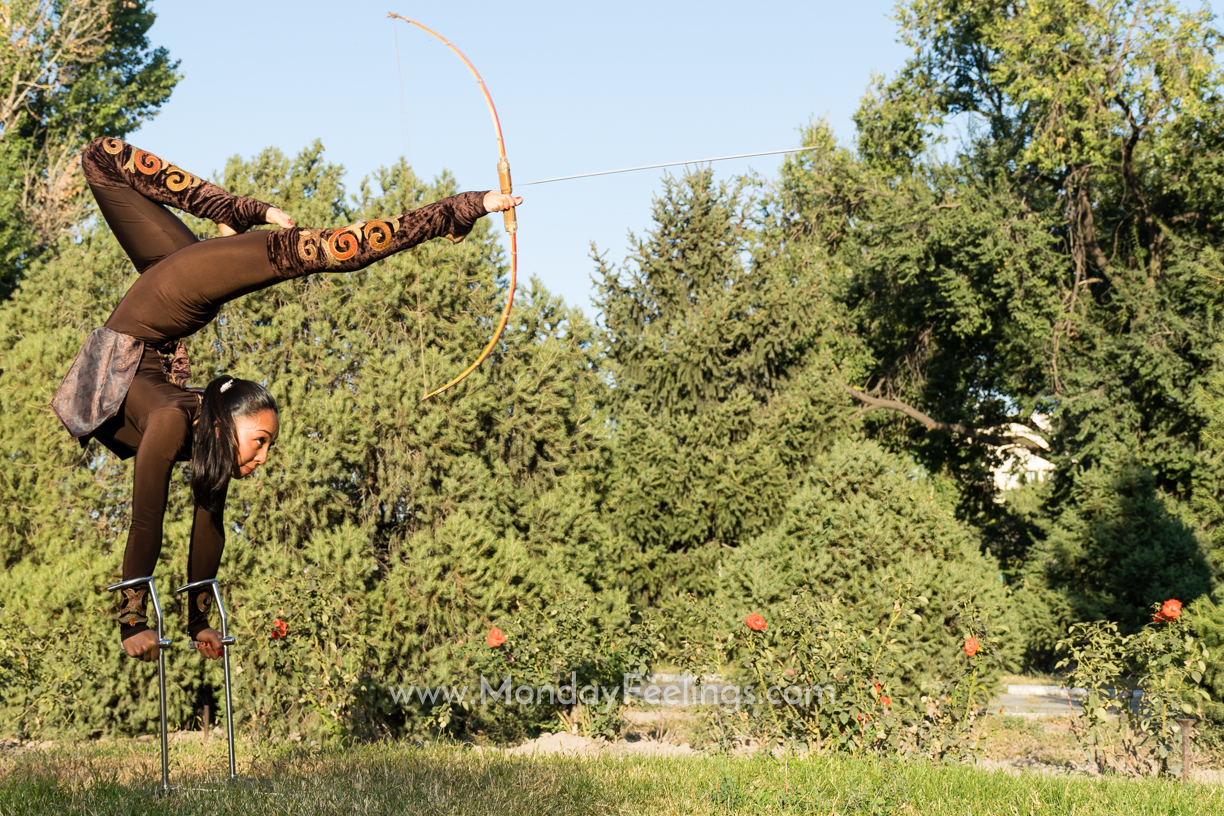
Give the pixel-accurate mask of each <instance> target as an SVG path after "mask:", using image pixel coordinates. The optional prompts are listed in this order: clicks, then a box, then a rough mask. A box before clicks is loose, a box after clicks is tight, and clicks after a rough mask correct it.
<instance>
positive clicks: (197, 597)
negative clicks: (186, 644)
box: [187, 587, 213, 638]
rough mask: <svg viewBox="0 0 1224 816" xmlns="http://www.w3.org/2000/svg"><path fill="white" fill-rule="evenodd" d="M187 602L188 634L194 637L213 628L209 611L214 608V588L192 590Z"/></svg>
mask: <svg viewBox="0 0 1224 816" xmlns="http://www.w3.org/2000/svg"><path fill="white" fill-rule="evenodd" d="M187 603H188V605H189V609H188V613H187V634H189V635H191V637H192V638H196V637H198V636H199V634H200V632H203V631H204V630H205V629H210V628H212V624H210V623H209V621H208V613H209V612H210V611H211V610H212V606H213V595H212V590H211V589H209V588H208V587H205V588H204V589H197V590H192V591H191V592H190V593H189V597H188V599H187Z"/></svg>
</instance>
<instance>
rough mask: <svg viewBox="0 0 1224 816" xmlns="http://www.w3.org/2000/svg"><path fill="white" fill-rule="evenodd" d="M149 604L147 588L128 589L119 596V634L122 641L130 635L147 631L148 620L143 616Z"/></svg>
mask: <svg viewBox="0 0 1224 816" xmlns="http://www.w3.org/2000/svg"><path fill="white" fill-rule="evenodd" d="M148 602H149V588H148V587H143V586H142V587H129V588H128V589H125V590H123V592H122V593H120V596H119V614H118V619H119V633H120V635H121V636H122V637H123V639H124V640H127V639H128V638H130V637H131V636H132V635H136V634H139V633H141V632H145V631H148V629H149V618H148V616H147V615H146V614H145V609H146V606H147V604H148Z"/></svg>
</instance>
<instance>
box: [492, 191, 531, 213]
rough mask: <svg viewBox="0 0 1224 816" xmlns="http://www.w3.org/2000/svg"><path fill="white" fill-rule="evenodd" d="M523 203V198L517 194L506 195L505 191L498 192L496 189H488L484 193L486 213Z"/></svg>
mask: <svg viewBox="0 0 1224 816" xmlns="http://www.w3.org/2000/svg"><path fill="white" fill-rule="evenodd" d="M522 203H523V199H522V198H520V197H519V196H508V195H506V194H505V193H499V192H497V191H496V190H490V191H489V192H487V193H485V197H484V208H485V212H486V213H495V212H501V211H502V210H509V209H512V208H514V207H517V206H518V205H520V204H522Z"/></svg>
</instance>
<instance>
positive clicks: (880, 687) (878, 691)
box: [871, 683, 884, 694]
mask: <svg viewBox="0 0 1224 816" xmlns="http://www.w3.org/2000/svg"><path fill="white" fill-rule="evenodd" d="M871 685H873V686H875V690H876V694H879V693H880V692H881V691H883V690H884V687H883V686H881V685H880V684H879V683H872V684H871Z"/></svg>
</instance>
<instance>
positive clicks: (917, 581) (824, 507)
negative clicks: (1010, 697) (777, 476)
mask: <svg viewBox="0 0 1224 816" xmlns="http://www.w3.org/2000/svg"><path fill="white" fill-rule="evenodd" d="M793 487H794V491H793V492H792V494H791V496H790V498H789V500H788V501H787V504H786V509H785V510H784V511H783V513H782V517H781V520H780V521H779V523H778V524H776V525H774V526H773V527H771V528H770V529H769V530H768V531H767V532H765V533H763V534H762V535H760V536H758V537H757V538H755V539H753V540H752V541H751V542H748V543H746V544H745V545H744V546H742V547H740V548H738V549H736V550H735V551H733V552H729V553H727V554H726V557H725V558H724V559H722V563H721V564H720V565H719V566H720V570H721V572H722V574H723V576H724V585H725V587H726V592H727V593H728V596H729V597H728V600H729V601H730V602H731V603H732V604H733V605H743V606H744V607H746V608H747V609H753V610H766V609H770V608H773V607H776V606H778V605H780V604H783V603H784V602H786V601H787V600H788V599H790V598H791V596H792V595H794V594H796V593H798V592H806V593H808V594H810V595H811V596H812V597H816V598H838V599H840V600H842V601H843V602H844V604H845V609H846V614H847V619H848V621H852V622H853V625H855V626H858V627H859V628H861V629H862V630H864V631H869V630H871V629H872V628H874V627H880V626H884V625H885V624H886V623H887V622H888V620H889V619H890V617H891V616H892V613H893V602H894V601H895V600H897V599H902V598H914V599H916V598H923V599H925V603H923V602H916V601H915V602H916V603H918V604H919V605H920V609H921V611H920V615H919V618H918V619H910V618H904V619H902V620H900V621H899V622H898V624H897V628H896V629H895V634H894V637H895V638H896V643H897V644H898V645H897V646H896V650H897V652H898V654H899V655H900V658H899V660H898V665H899V666H901V667H902V674H901V676H899V677H898V678H897V680H898V682H899V683H900V684H901V685H902V686H903V687H906V688H921V689H923V690H924V691H928V692H929V691H930V689H931V688H932V687H933V686H932V683H933V682H936V681H938V680H946V679H947V678H938V677H934V676H932V673H931V672H932V668H933V667H934V666H955V665H956V664H957V656H958V653H959V652H960V650H961V647H962V641H963V638H964V635H963V631H964V626H965V624H966V622H965V621H961V620H958V616H959V615H960V612H959V611H958V610H960V609H962V608H963V606H964V604H966V603H969V604H972V605H973V606H975V607H977V608H979V609H981V610H984V611H985V612H986V613H988V614H989V615H990V616H991V619H992V620H993V621H994V622H995V623H996V624H1001V625H1003V626H1006V627H1008V629H1009V631H1011V632H1015V631H1016V630H1017V629H1018V628H1019V625H1018V624H1019V620H1018V618H1017V617H1016V616H1015V615H1014V614H1010V613H1009V612H1008V607H1009V605H1010V602H1009V599H1008V597H1007V596H1008V593H1007V590H1006V588H1005V587H1004V585H1003V583H1002V582H1001V581H1000V575H999V572H998V569H997V567H996V565H995V563H994V560H993V559H992V558H990V557H989V556H987V555H984V554H983V553H982V548H981V541H980V538H979V535H978V533H977V531H975V530H974V529H973V528H972V527H970V526H969V525H968V524H966V523H965V522H963V521H960V520H958V519H957V518H956V515H955V502H954V501H953V500H950V499H952V498H953V497H951V496H949V495H948V491H946V490H939V489H937V485H936V484H935V481H934V480H932V479H931V478H930V477H928V476H926V475H925V474H923V473H921V471H920V470H919V469H918V468H917V467H915V465H914V462H913V461H912V460H911V459H909V458H908V457H905V456H902V455H898V454H895V453H889V452H887V451H885V450H884V449H883V448H882V447H880V445H878V444H877V443H875V442H871V441H862V440H851V439H848V440H842V441H838V442H837V443H835V444H834V445H833V446H832V447H831V448H830V449H829V450H828V451H827V452H826V453H823V454H821V455H820V456H818V457H816V458H815V460H814V461H813V462H812V463H811V465H810V466H809V468H808V470H807V472H806V473H805V474H804V477H803V479H802V480H801V481H797V482H796V483H794V485H793ZM1019 654H1020V644H1019V642H1018V641H1017V640H1016V639H1015V638H1009V639H1008V641H1007V645H1006V647H1005V653H1003V654H1000V655H996V657H998V658H999V659H1000V660H1001V661H1002V663H1003V664H1004V665H1014V663H1015V661H1016V660H1017V659H1018V658H1019ZM960 656H961V657H963V654H962V655H960Z"/></svg>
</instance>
